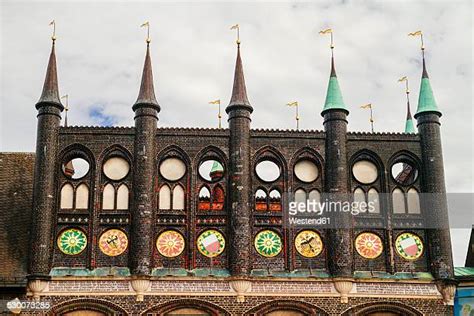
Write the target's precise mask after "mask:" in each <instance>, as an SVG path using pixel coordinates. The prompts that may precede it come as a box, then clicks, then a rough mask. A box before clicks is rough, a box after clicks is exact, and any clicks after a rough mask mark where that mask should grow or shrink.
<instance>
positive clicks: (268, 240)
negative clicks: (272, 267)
mask: <svg viewBox="0 0 474 316" xmlns="http://www.w3.org/2000/svg"><path fill="white" fill-rule="evenodd" d="M254 245H255V249H256V250H257V252H258V253H259V254H260V255H262V256H264V257H267V258H271V257H275V256H277V255H278V254H279V253H280V252H281V249H282V245H281V238H280V236H279V235H278V234H277V233H275V232H274V231H272V230H262V231H261V232H259V233H258V234H257V236H255V241H254Z"/></svg>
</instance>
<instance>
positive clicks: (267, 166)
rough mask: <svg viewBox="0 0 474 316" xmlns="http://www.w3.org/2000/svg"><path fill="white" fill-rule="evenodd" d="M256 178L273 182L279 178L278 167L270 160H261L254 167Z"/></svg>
mask: <svg viewBox="0 0 474 316" xmlns="http://www.w3.org/2000/svg"><path fill="white" fill-rule="evenodd" d="M255 172H256V173H257V176H258V177H259V178H260V179H261V180H263V181H265V182H273V181H275V180H277V179H278V178H279V177H280V174H281V171H280V167H278V165H277V164H276V163H274V162H273V161H271V160H263V161H261V162H259V163H258V164H257V166H256V167H255Z"/></svg>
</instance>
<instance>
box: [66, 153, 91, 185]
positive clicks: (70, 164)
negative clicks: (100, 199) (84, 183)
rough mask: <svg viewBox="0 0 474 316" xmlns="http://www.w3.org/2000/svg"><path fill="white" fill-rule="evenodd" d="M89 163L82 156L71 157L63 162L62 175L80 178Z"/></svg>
mask: <svg viewBox="0 0 474 316" xmlns="http://www.w3.org/2000/svg"><path fill="white" fill-rule="evenodd" d="M89 168H90V166H89V163H88V162H87V160H85V159H83V158H73V159H70V160H69V161H67V162H66V163H64V164H63V166H62V170H63V173H64V175H65V176H66V177H67V178H69V179H74V180H77V179H81V178H82V177H84V176H85V175H86V174H87V173H88V172H89Z"/></svg>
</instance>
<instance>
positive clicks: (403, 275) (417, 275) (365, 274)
mask: <svg viewBox="0 0 474 316" xmlns="http://www.w3.org/2000/svg"><path fill="white" fill-rule="evenodd" d="M354 278H356V279H388V280H410V279H418V280H433V279H434V278H433V275H431V273H429V272H414V273H411V272H397V273H395V274H390V273H387V272H381V271H373V272H370V271H355V272H354Z"/></svg>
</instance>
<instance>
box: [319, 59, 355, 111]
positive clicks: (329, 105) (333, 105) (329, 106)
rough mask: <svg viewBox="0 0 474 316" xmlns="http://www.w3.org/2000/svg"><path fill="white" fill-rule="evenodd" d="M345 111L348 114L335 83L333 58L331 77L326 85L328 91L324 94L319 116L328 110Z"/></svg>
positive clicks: (332, 61)
mask: <svg viewBox="0 0 474 316" xmlns="http://www.w3.org/2000/svg"><path fill="white" fill-rule="evenodd" d="M337 109H340V110H345V111H346V112H348V113H349V111H347V109H346V105H345V104H344V100H343V99H342V93H341V89H340V87H339V82H338V81H337V76H336V69H335V67H334V56H332V57H331V75H330V77H329V83H328V90H327V93H326V101H325V102H324V108H323V111H322V112H321V115H324V113H325V112H326V111H328V110H337Z"/></svg>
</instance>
